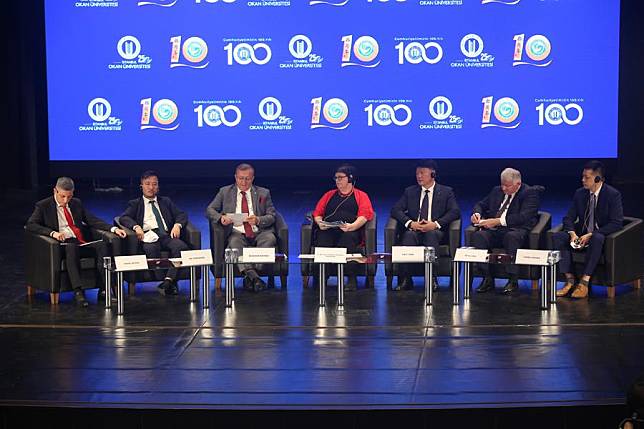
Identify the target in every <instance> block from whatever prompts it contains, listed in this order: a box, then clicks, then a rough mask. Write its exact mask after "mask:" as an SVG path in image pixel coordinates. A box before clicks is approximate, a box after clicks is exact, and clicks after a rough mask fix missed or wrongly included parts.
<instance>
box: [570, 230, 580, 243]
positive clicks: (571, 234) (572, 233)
mask: <svg viewBox="0 0 644 429" xmlns="http://www.w3.org/2000/svg"><path fill="white" fill-rule="evenodd" d="M578 239H579V236H577V233H576V232H575V231H572V232H571V233H570V242H571V243H572V242H574V241H577V240H578Z"/></svg>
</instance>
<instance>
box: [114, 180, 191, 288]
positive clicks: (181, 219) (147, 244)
mask: <svg viewBox="0 0 644 429" xmlns="http://www.w3.org/2000/svg"><path fill="white" fill-rule="evenodd" d="M141 191H142V192H143V196H142V197H141V198H137V199H135V200H131V201H130V202H129V203H128V206H127V208H126V209H125V211H124V212H123V214H122V215H121V225H123V226H124V227H126V228H130V229H132V230H133V231H134V232H135V233H136V236H137V238H138V239H139V241H140V242H141V243H142V246H143V251H144V252H145V255H146V256H147V257H148V258H159V257H161V250H168V251H169V252H170V257H171V258H178V257H180V256H181V251H182V250H189V249H190V248H189V246H188V245H187V244H186V243H184V242H183V240H181V239H180V238H179V237H180V235H181V228H185V226H186V223H188V215H187V214H186V213H185V212H184V211H182V210H180V209H179V208H177V206H176V205H175V204H174V203H173V202H172V200H171V199H170V198H168V197H163V196H160V195H158V194H159V175H158V174H157V173H156V172H155V171H151V170H148V171H146V172H144V173H143V174H142V175H141ZM177 272H178V270H177V269H176V268H174V267H172V268H168V271H167V272H166V273H165V277H164V279H163V281H162V282H161V283H160V284H159V286H158V289H159V292H160V293H162V294H164V295H177V294H178V293H179V288H178V287H177Z"/></svg>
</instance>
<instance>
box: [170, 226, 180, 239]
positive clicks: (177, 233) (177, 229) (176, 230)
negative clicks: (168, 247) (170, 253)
mask: <svg viewBox="0 0 644 429" xmlns="http://www.w3.org/2000/svg"><path fill="white" fill-rule="evenodd" d="M180 236H181V227H180V226H179V225H178V224H175V225H174V226H173V227H172V231H170V237H172V238H179V237H180Z"/></svg>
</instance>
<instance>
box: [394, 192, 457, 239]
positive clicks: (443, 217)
mask: <svg viewBox="0 0 644 429" xmlns="http://www.w3.org/2000/svg"><path fill="white" fill-rule="evenodd" d="M421 190H422V187H421V186H420V185H414V186H410V187H408V188H406V189H405V192H404V193H403V195H402V196H401V197H400V199H399V200H398V202H397V203H396V204H395V205H394V207H393V208H392V209H391V217H393V218H394V219H396V220H397V221H398V222H399V223H400V224H401V225H403V226H404V225H405V223H407V221H410V220H411V221H416V220H417V219H418V212H419V211H420V193H421ZM460 218H461V210H460V209H459V207H458V203H457V202H456V197H455V196H454V191H453V190H452V188H450V187H449V186H444V185H440V184H438V183H436V185H435V187H434V196H433V197H432V219H431V220H432V221H434V222H438V224H439V225H440V226H441V229H449V224H450V223H452V221H455V220H457V219H460Z"/></svg>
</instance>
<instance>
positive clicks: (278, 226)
mask: <svg viewBox="0 0 644 429" xmlns="http://www.w3.org/2000/svg"><path fill="white" fill-rule="evenodd" d="M275 233H276V235H277V251H278V252H280V253H283V254H285V255H288V225H287V224H286V221H284V217H283V216H282V214H281V213H279V212H276V213H275Z"/></svg>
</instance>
